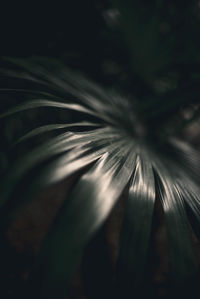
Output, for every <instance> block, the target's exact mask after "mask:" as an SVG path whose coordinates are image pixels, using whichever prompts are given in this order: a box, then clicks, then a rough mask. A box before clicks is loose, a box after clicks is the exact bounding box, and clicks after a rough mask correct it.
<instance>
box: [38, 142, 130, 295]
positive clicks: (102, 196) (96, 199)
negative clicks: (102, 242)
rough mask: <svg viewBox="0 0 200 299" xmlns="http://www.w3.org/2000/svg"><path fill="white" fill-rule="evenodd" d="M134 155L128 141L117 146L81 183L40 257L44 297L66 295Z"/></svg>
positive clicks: (124, 179) (128, 173)
mask: <svg viewBox="0 0 200 299" xmlns="http://www.w3.org/2000/svg"><path fill="white" fill-rule="evenodd" d="M127 148H128V149H127ZM133 157H134V155H133V153H132V150H131V148H130V147H129V146H127V145H126V146H125V144H124V143H122V144H121V146H120V147H119V149H116V148H115V146H113V148H112V150H110V151H109V152H107V153H106V154H104V155H103V156H102V157H101V159H100V160H99V161H98V162H97V163H96V164H95V165H94V166H93V167H92V168H91V169H90V170H89V171H88V172H87V173H86V174H85V175H83V176H82V177H81V179H80V180H79V182H78V183H77V185H76V187H75V189H74V190H73V191H72V193H71V195H70V197H69V198H68V200H67V201H66V203H65V204H64V206H63V208H62V210H61V212H60V214H59V215H58V217H57V221H56V222H55V225H54V227H53V229H52V231H51V232H50V234H49V235H48V237H47V239H46V242H45V243H44V246H43V248H42V251H41V254H40V257H39V266H38V271H40V270H41V269H40V266H41V267H42V268H43V271H44V277H43V279H44V281H43V285H42V288H43V289H42V292H43V296H44V297H45V296H47V297H48V298H55V295H56V296H59V298H65V296H66V289H67V285H66V283H67V282H69V281H70V279H71V277H72V274H73V273H74V271H75V270H76V268H77V265H78V264H79V262H80V258H81V255H82V252H83V250H84V247H85V245H86V244H87V242H88V241H89V239H90V238H91V236H92V235H93V234H94V233H95V231H96V230H97V229H98V228H99V227H100V226H101V225H102V223H103V222H104V221H105V219H106V218H107V217H108V215H109V213H110V211H111V209H112V208H113V206H114V204H115V203H116V200H117V199H118V198H119V196H120V194H121V193H122V191H123V190H124V188H125V186H126V185H127V183H128V181H129V180H130V177H131V175H132V172H133V167H134V166H133V164H134V159H133ZM36 273H37V271H36Z"/></svg>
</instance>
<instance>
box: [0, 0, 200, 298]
mask: <svg viewBox="0 0 200 299" xmlns="http://www.w3.org/2000/svg"><path fill="white" fill-rule="evenodd" d="M143 2H144V3H142V4H141V1H126V4H124V1H117V0H116V1H115V0H113V1H112V5H113V6H111V4H110V3H109V4H108V3H107V8H105V7H106V4H105V6H103V8H102V7H101V8H99V7H96V9H97V11H98V10H101V12H103V15H104V19H105V20H107V22H108V23H109V22H110V23H109V24H110V27H111V29H109V30H110V31H108V32H109V33H108V32H107V34H108V36H112V38H113V39H112V40H111V42H110V45H113V44H115V42H116V40H117V39H118V38H119V40H120V41H121V44H122V45H121V49H123V51H124V53H125V52H126V53H129V56H128V55H127V57H128V58H127V60H126V59H124V61H120V60H119V57H117V55H116V56H115V57H114V58H113V60H114V62H115V63H116V64H118V67H119V69H120V71H119V73H120V74H118V75H116V74H115V75H113V77H112V76H111V77H112V78H108V77H109V76H108V75H106V74H103V73H101V74H100V75H99V80H100V82H101V83H102V84H105V86H107V85H108V83H109V82H110V84H111V86H112V87H115V91H114V88H112V89H111V88H110V89H109V88H106V87H105V88H102V87H100V86H98V85H96V84H95V83H94V82H92V81H90V80H88V79H87V76H86V75H84V74H78V73H77V74H76V72H75V73H74V72H73V71H71V70H69V69H68V68H67V67H66V66H65V62H66V61H67V59H64V56H62V59H61V60H59V61H58V60H57V59H53V58H51V59H49V58H44V57H38V56H32V57H29V58H27V59H20V58H19V59H13V58H9V59H6V60H4V61H6V62H4V63H3V64H4V65H3V67H2V72H1V73H2V82H1V87H2V88H1V90H0V92H1V94H2V95H1V98H3V97H4V96H5V100H6V101H4V102H3V105H2V113H1V115H0V121H1V123H2V125H3V126H4V127H3V128H4V130H3V129H2V138H3V140H4V144H5V148H3V147H2V152H1V156H0V157H1V160H2V163H1V182H0V194H1V199H0V215H1V225H2V231H3V230H6V229H7V227H8V226H9V223H10V221H11V220H13V219H15V217H16V215H17V213H18V211H19V210H20V209H21V208H22V207H23V206H24V204H26V203H27V202H28V201H30V200H31V199H32V198H33V197H34V196H35V195H37V194H38V193H39V192H41V191H42V190H45V188H47V187H48V186H50V185H52V184H54V183H56V182H59V181H61V180H64V179H66V178H67V177H70V176H72V175H73V174H76V175H77V177H78V178H77V181H76V182H75V183H74V185H73V187H72V188H71V190H70V193H69V195H68V197H67V199H66V201H65V202H64V203H63V204H62V206H61V208H60V209H59V211H58V212H57V216H56V219H55V221H54V222H53V224H52V226H51V227H50V228H49V232H48V233H47V234H46V237H45V238H44V240H43V243H42V246H41V249H40V253H39V254H38V255H37V258H36V262H35V266H34V267H33V271H32V273H31V275H30V276H29V281H30V282H28V286H29V289H28V292H31V294H32V296H33V298H36V297H38V298H60V299H62V298H71V297H70V291H69V289H70V284H71V280H72V277H73V275H74V273H75V272H76V270H77V269H78V267H79V265H80V263H81V259H82V256H83V255H84V252H85V248H86V247H87V245H88V243H89V242H90V240H91V239H92V238H93V237H94V236H95V234H96V233H97V232H98V231H99V229H100V228H101V227H102V226H103V225H104V223H105V222H106V220H107V219H108V218H109V215H110V213H111V212H112V210H113V208H114V207H115V205H116V203H117V202H118V200H119V198H120V196H121V195H122V194H123V192H124V190H126V189H127V190H128V196H127V201H126V204H125V212H124V218H123V222H122V229H121V233H120V242H119V252H118V257H117V262H116V265H115V273H114V274H113V277H112V281H111V282H110V285H111V286H112V287H113V288H114V289H115V292H116V293H115V295H116V294H117V296H118V297H119V298H132V297H134V296H138V298H140V297H139V296H140V291H141V286H142V281H143V277H144V272H145V268H146V267H147V265H148V253H149V242H150V240H151V231H152V219H153V215H154V207H155V202H156V201H159V202H160V204H161V205H162V208H163V211H164V215H165V221H166V229H167V238H168V259H169V273H170V274H169V290H170V292H171V293H170V294H171V295H170V296H176V295H177V294H178V295H180V294H181V296H183V295H184V293H185V294H186V295H187V296H188V294H189V293H190V292H191V290H193V292H194V293H195V290H196V289H195V288H196V280H197V277H198V270H197V262H196V259H195V255H194V248H193V245H192V242H191V227H192V229H193V231H194V232H195V234H196V235H197V237H198V238H199V236H200V233H199V228H200V210H199V208H200V206H199V200H200V199H199V194H200V188H199V166H200V165H199V164H200V163H199V162H200V158H199V152H198V151H197V150H195V149H193V148H192V147H191V146H190V145H189V144H188V143H187V142H186V141H184V140H181V133H183V132H184V128H185V127H187V125H188V124H190V123H192V122H193V121H195V120H196V119H197V118H198V115H199V93H200V89H199V88H200V85H199V78H200V72H199V58H200V57H199V53H198V50H199V44H198V40H197V39H195V38H194V37H195V36H196V32H199V31H198V25H199V16H198V13H197V12H196V11H195V7H197V4H196V2H195V3H194V2H192V4H188V3H187V5H186V2H185V1H183V2H184V4H185V6H184V5H183V2H182V3H181V4H179V2H176V3H174V2H173V1H168V2H166V1H152V2H146V1H143ZM179 8H181V9H182V12H181V14H180V16H179V15H178V10H179ZM109 9H111V10H110V11H109ZM117 9H118V10H117ZM108 12H109V13H111V12H112V13H114V19H113V20H112V18H110V19H109V18H108ZM187 16H190V17H191V18H192V19H191V20H189V19H187V18H186V17H187ZM185 18H186V20H187V22H186V24H184V25H182V24H183V20H185ZM101 21H102V19H101ZM104 26H105V27H104ZM99 28H101V30H102V32H104V33H105V28H106V25H105V23H104V25H102V27H101V26H100V25H99ZM169 31H170V33H169ZM183 32H184V33H185V34H186V36H187V38H186V40H185V34H184V33H183ZM190 33H191V39H192V40H193V43H192V44H190V42H189V35H190ZM109 34H110V35H109ZM115 34H116V37H117V38H116V39H115V38H114V37H113V36H115ZM178 36H179V37H180V38H179V40H178V39H177V37H178ZM105 39H106V40H107V38H105ZM114 40H115V42H114ZM186 43H188V45H187V44H186ZM127 45H128V46H127ZM125 49H126V50H125ZM180 49H182V51H181V52H180ZM119 52H120V51H119ZM34 54H35V53H34ZM118 54H119V53H118ZM119 56H120V55H119ZM130 65H131V66H130ZM115 66H116V65H115ZM83 71H84V70H82V72H83ZM85 73H89V74H91V73H92V70H91V69H90V68H89V70H88V69H87V70H85ZM122 74H126V75H127V77H125V78H127V81H126V79H122V77H123V76H122ZM104 75H105V78H104ZM94 77H95V76H94ZM96 77H98V76H96ZM5 78H6V79H5ZM191 104H192V105H193V107H195V109H194V110H195V111H194V113H193V115H192V117H190V118H189V119H185V118H184V117H183V115H182V114H181V112H182V111H185V110H184V109H186V108H187V107H188V106H189V105H191ZM34 113H35V114H34ZM24 123H25V126H24V125H23V124H24ZM9 126H10V129H9ZM7 127H8V128H7ZM6 132H7V133H6ZM9 132H12V133H10V134H9ZM8 148H9V150H8ZM9 159H10V161H9V162H8V160H9ZM19 194H20V196H19ZM190 226H191V227H190ZM97 271H98V269H97ZM29 283H30V285H29ZM111 289H112V288H111ZM109 291H110V292H111V293H112V291H111V290H109ZM28 296H30V294H29V295H28ZM98 298H99V297H98ZM93 299H95V298H93Z"/></svg>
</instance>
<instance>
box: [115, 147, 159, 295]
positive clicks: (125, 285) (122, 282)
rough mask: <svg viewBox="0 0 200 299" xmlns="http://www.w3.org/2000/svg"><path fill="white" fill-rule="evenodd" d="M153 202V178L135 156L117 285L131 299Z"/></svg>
mask: <svg viewBox="0 0 200 299" xmlns="http://www.w3.org/2000/svg"><path fill="white" fill-rule="evenodd" d="M154 203H155V186H154V175H153V170H152V166H151V163H149V160H148V158H147V156H146V154H145V153H144V152H143V153H140V154H139V156H137V160H136V167H135V173H134V177H133V181H132V183H131V186H130V190H129V196H128V201H127V205H126V210H125V216H124V223H123V227H122V232H121V241H120V251H119V257H118V268H117V282H116V283H117V285H116V287H117V288H119V289H120V293H121V295H123V296H124V297H126V296H128V294H132V295H133V296H134V294H135V291H136V288H137V287H138V285H139V283H140V281H141V278H142V274H143V271H144V267H145V263H146V257H147V251H148V244H149V239H150V233H151V224H152V216H153V210H154Z"/></svg>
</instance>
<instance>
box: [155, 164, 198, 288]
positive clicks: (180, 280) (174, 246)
mask: <svg viewBox="0 0 200 299" xmlns="http://www.w3.org/2000/svg"><path fill="white" fill-rule="evenodd" d="M168 167H169V166H168ZM155 173H156V186H157V189H158V196H159V198H160V200H161V203H162V206H163V209H164V213H165V220H166V228H167V237H168V252H169V267H170V280H171V282H172V284H174V286H175V288H177V289H179V291H180V290H181V288H182V289H184V283H185V282H187V283H188V285H189V283H190V282H191V281H192V280H194V278H195V277H196V274H197V267H196V261H195V257H194V250H193V247H192V242H191V236H190V231H189V225H188V220H187V215H186V212H185V205H184V200H183V198H182V195H181V193H180V192H179V190H178V189H177V188H176V185H175V183H174V182H173V177H172V175H171V174H170V173H169V171H168V170H167V168H166V166H165V167H164V166H162V164H161V163H159V164H157V165H156V166H155Z"/></svg>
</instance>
